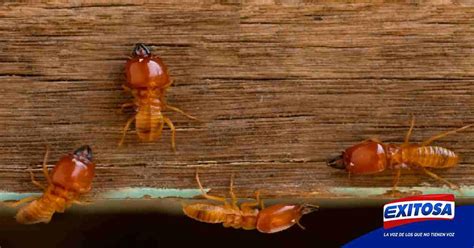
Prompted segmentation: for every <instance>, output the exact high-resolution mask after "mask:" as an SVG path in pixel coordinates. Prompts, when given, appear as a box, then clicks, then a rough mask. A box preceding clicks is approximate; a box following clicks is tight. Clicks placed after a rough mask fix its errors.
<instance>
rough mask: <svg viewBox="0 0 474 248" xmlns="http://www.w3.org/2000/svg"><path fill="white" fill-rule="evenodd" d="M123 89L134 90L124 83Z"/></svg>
mask: <svg viewBox="0 0 474 248" xmlns="http://www.w3.org/2000/svg"><path fill="white" fill-rule="evenodd" d="M122 89H123V90H125V91H132V89H131V88H130V87H128V86H126V85H125V84H122Z"/></svg>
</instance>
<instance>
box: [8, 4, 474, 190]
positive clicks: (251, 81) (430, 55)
mask: <svg viewBox="0 0 474 248" xmlns="http://www.w3.org/2000/svg"><path fill="white" fill-rule="evenodd" d="M282 2H283V3H281V2H280V1H277V3H273V2H272V1H263V2H253V1H244V2H243V3H239V2H238V1H222V2H221V3H219V4H213V3H212V2H211V1H203V2H193V1H188V2H186V3H184V2H183V3H174V2H173V1H169V2H161V3H155V4H132V3H127V4H122V3H117V2H115V4H103V3H100V4H93V3H87V4H80V3H75V4H32V5H24V4H16V3H3V4H0V85H1V87H0V96H1V97H0V127H1V128H0V189H1V190H3V191H12V192H32V191H38V190H37V189H36V188H35V187H34V186H33V185H32V184H31V183H30V181H29V175H28V173H27V172H26V168H27V167H28V166H32V165H39V164H40V163H41V161H42V158H43V154H44V145H45V144H49V145H50V146H51V147H52V153H51V158H50V161H49V164H50V165H51V166H52V165H53V164H54V163H55V162H56V161H57V159H58V158H59V157H60V156H62V155H63V154H65V153H69V152H71V151H72V150H73V149H75V148H77V147H78V146H80V145H82V144H89V145H91V146H92V148H93V150H94V152H95V156H96V161H97V163H98V168H97V178H96V179H95V182H94V193H98V192H104V191H107V190H113V189H117V188H122V187H155V188H196V183H195V181H194V172H195V170H196V168H200V169H199V170H200V173H201V178H202V181H203V183H204V185H205V186H206V187H208V188H212V189H213V190H214V191H215V192H217V193H222V192H224V191H226V190H227V186H228V182H229V178H230V175H231V173H235V178H236V179H235V187H236V189H235V190H236V192H237V194H238V195H239V196H242V197H244V196H252V195H253V191H254V190H256V189H262V190H263V191H262V192H263V195H264V196H265V197H268V198H271V197H283V196H292V197H307V196H309V197H314V196H324V195H327V196H334V194H333V193H331V190H332V189H342V190H344V189H345V188H346V189H354V188H355V189H357V188H370V187H387V188H389V187H391V184H392V176H391V174H390V172H387V173H382V174H380V175H376V176H368V177H366V176H361V177H352V178H351V179H348V177H347V174H346V173H344V172H343V171H338V170H334V169H332V168H329V167H327V166H326V165H325V160H326V159H327V158H328V157H331V156H333V155H337V154H338V153H339V152H340V151H341V150H342V149H344V148H346V147H347V146H350V145H352V144H354V143H356V142H358V141H361V140H363V139H366V138H370V137H379V138H381V139H382V140H385V141H390V142H401V141H402V140H403V137H404V135H405V133H406V131H407V129H408V125H409V121H410V118H411V116H412V115H413V116H415V117H416V128H415V130H414V135H413V141H414V142H419V141H422V140H424V139H426V138H428V137H430V136H432V135H434V134H436V133H439V132H442V131H446V130H450V129H454V128H458V127H461V126H463V125H467V124H471V123H474V97H473V93H474V69H473V68H474V56H473V55H474V53H473V51H474V50H473V49H474V28H473V25H474V21H473V20H474V7H473V5H470V6H469V5H468V2H457V3H449V2H432V3H424V4H410V5H408V4H381V3H374V4H361V3H355V4H342V3H337V4H305V5H303V4H302V3H299V2H298V1H291V2H286V1H282ZM137 42H143V43H146V44H148V45H151V48H152V52H153V53H154V54H157V55H159V56H160V57H161V58H162V59H163V60H164V61H165V63H167V65H168V66H169V68H170V69H171V75H172V77H173V78H174V80H175V85H174V86H173V87H172V89H171V90H170V91H169V94H168V101H169V103H170V104H172V105H174V106H177V107H179V108H181V109H183V110H185V111H186V112H188V113H189V114H192V115H195V116H197V117H198V118H199V119H200V120H201V121H200V122H196V121H190V120H188V119H186V118H185V117H183V116H181V115H179V114H176V113H166V114H167V115H168V116H169V117H170V118H171V119H172V120H173V121H174V123H175V125H176V127H177V148H178V151H177V152H176V153H173V152H172V150H171V147H170V133H169V130H165V132H164V135H163V137H162V139H160V140H159V141H158V142H156V143H139V142H138V140H137V137H136V133H135V131H134V130H133V131H130V132H129V134H128V135H127V139H126V146H125V147H123V148H118V147H117V142H118V141H119V138H120V132H121V129H122V127H123V125H124V124H125V122H126V120H127V119H128V118H129V117H130V116H131V113H118V112H117V110H118V108H119V106H120V105H121V104H122V103H124V102H127V101H129V100H130V98H131V96H130V95H128V94H127V93H125V92H123V91H122V89H121V84H122V83H123V82H124V76H123V69H124V63H125V60H126V58H127V56H128V55H129V54H130V53H131V50H132V48H133V45H134V43H137ZM473 140H474V128H471V129H469V130H466V131H464V132H463V133H462V134H456V135H451V136H449V137H446V138H445V139H443V140H441V141H439V142H437V143H436V144H437V145H440V146H444V147H447V148H451V149H452V150H454V151H455V152H457V153H458V154H459V155H460V156H461V163H460V165H459V167H457V168H454V169H450V170H448V171H444V172H440V173H439V174H440V175H441V176H443V177H444V178H446V179H448V180H451V181H452V182H454V183H457V184H460V185H461V186H463V187H467V188H469V187H472V186H474V176H473V175H474V150H473V148H474V142H473ZM36 168H39V167H36ZM36 175H37V176H40V172H39V170H37V172H36ZM42 180H43V179H42ZM401 186H406V187H410V186H433V187H441V185H440V184H439V183H438V182H435V181H433V180H431V179H430V178H428V177H426V176H424V175H420V174H417V173H413V172H404V174H403V177H402V179H401Z"/></svg>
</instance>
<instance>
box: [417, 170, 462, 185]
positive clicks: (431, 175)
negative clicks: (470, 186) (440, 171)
mask: <svg viewBox="0 0 474 248" xmlns="http://www.w3.org/2000/svg"><path fill="white" fill-rule="evenodd" d="M419 168H420V169H421V170H422V171H423V172H424V173H425V174H427V175H428V176H430V177H432V178H434V179H436V180H438V181H441V182H443V183H445V184H447V185H448V186H449V187H450V188H451V189H455V190H460V189H459V186H457V185H456V184H454V183H451V182H450V181H448V180H446V179H444V178H442V177H440V176H438V175H436V174H435V173H433V172H431V171H429V170H428V169H426V168H424V167H419Z"/></svg>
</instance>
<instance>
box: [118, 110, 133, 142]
mask: <svg viewBox="0 0 474 248" xmlns="http://www.w3.org/2000/svg"><path fill="white" fill-rule="evenodd" d="M135 118H136V115H134V116H133V117H131V118H130V119H128V121H127V124H125V127H124V128H123V130H122V138H121V139H120V142H119V144H118V145H119V146H122V144H123V142H124V141H125V135H126V134H127V131H128V129H129V128H130V125H131V124H132V122H133V120H135Z"/></svg>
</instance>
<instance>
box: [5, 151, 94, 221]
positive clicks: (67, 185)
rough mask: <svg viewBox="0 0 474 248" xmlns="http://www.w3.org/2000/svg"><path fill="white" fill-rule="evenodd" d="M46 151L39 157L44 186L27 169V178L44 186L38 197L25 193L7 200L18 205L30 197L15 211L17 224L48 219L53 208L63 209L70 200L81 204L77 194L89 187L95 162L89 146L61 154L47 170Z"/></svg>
mask: <svg viewBox="0 0 474 248" xmlns="http://www.w3.org/2000/svg"><path fill="white" fill-rule="evenodd" d="M48 153H49V149H47V150H46V154H45V156H44V161H43V173H44V176H45V177H46V180H47V181H48V186H47V187H45V186H44V185H42V184H41V183H39V182H38V181H36V180H35V178H34V175H33V173H32V172H31V171H30V175H31V181H32V182H33V184H35V185H36V186H38V187H40V188H42V189H43V190H44V193H43V195H42V196H41V197H39V198H37V197H26V198H24V199H22V200H20V201H18V202H15V203H13V204H11V205H12V206H19V205H21V204H23V203H26V202H30V201H31V203H29V204H28V205H26V206H24V207H22V208H21V209H20V210H19V211H18V213H17V214H16V217H15V218H16V220H17V221H18V222H19V223H21V224H36V223H41V222H44V223H49V222H50V221H51V218H52V216H53V214H54V213H55V212H59V213H63V212H64V210H66V208H69V207H70V206H71V205H72V204H73V203H76V204H82V203H81V202H80V201H78V199H79V197H80V196H81V195H83V194H85V193H87V192H89V191H90V190H91V184H92V179H93V178H94V174H95V172H94V170H95V164H94V163H93V162H92V150H91V148H90V147H89V146H82V147H80V148H79V149H77V150H76V151H74V153H73V154H69V155H66V156H64V157H62V158H61V159H60V160H59V162H57V163H56V165H55V166H54V168H53V170H52V172H51V174H49V172H48V168H47V167H46V163H47V160H48Z"/></svg>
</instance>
